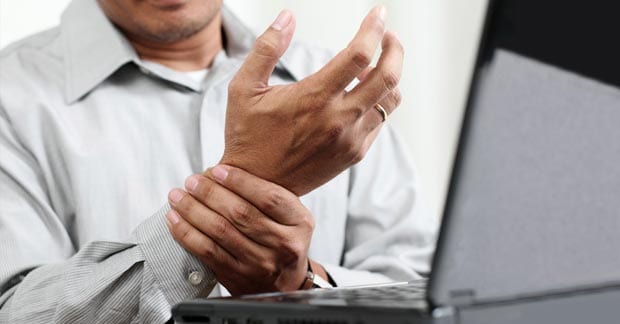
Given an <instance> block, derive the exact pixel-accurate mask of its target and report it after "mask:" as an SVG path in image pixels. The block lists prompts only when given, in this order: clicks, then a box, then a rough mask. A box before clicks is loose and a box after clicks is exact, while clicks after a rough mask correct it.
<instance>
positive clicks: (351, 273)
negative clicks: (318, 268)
mask: <svg viewBox="0 0 620 324" xmlns="http://www.w3.org/2000/svg"><path fill="white" fill-rule="evenodd" d="M321 265H322V266H323V268H325V270H326V271H327V272H328V273H329V275H330V276H332V278H333V279H334V281H335V282H336V284H337V285H338V287H348V286H362V285H374V284H384V283H390V282H394V280H392V279H390V278H389V277H387V276H384V275H382V274H379V273H374V272H370V271H361V270H351V269H347V268H344V267H341V266H337V265H333V264H324V263H322V264H321Z"/></svg>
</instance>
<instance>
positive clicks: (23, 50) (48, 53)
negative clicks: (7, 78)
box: [0, 27, 61, 66]
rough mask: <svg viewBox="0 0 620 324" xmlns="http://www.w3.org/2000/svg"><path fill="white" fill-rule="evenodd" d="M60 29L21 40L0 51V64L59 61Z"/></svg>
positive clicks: (55, 28)
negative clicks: (45, 60) (44, 59)
mask: <svg viewBox="0 0 620 324" xmlns="http://www.w3.org/2000/svg"><path fill="white" fill-rule="evenodd" d="M59 38H60V29H59V28H58V27H54V28H51V29H48V30H45V31H42V32H39V33H36V34H33V35H31V36H28V37H25V38H22V39H21V40H18V41H16V42H14V43H11V44H9V45H8V46H6V47H5V48H3V49H2V50H0V64H3V65H6V64H9V63H20V65H21V66H23V65H32V64H35V63H36V62H37V59H40V58H43V57H47V58H50V59H57V60H58V59H60V50H61V46H60V41H59Z"/></svg>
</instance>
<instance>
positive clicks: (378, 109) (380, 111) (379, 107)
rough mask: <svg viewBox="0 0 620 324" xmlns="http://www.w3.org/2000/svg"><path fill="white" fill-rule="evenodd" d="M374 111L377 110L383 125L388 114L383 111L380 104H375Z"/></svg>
mask: <svg viewBox="0 0 620 324" xmlns="http://www.w3.org/2000/svg"><path fill="white" fill-rule="evenodd" d="M375 109H377V111H378V112H379V113H380V114H381V118H383V122H384V123H385V121H386V120H387V117H388V113H387V111H385V108H383V106H381V105H380V104H376V105H375Z"/></svg>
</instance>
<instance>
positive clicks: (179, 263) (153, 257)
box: [135, 204, 216, 306]
mask: <svg viewBox="0 0 620 324" xmlns="http://www.w3.org/2000/svg"><path fill="white" fill-rule="evenodd" d="M168 211H170V206H169V205H168V204H166V205H165V206H164V207H162V208H161V209H160V210H159V211H158V212H157V213H155V215H153V216H151V217H150V218H149V219H147V220H146V221H144V222H143V223H142V224H140V226H138V227H137V228H136V230H135V235H136V238H137V243H138V247H139V248H140V249H141V251H142V253H143V255H144V267H145V271H149V272H151V273H152V274H153V277H154V278H155V280H156V282H157V283H158V284H159V285H160V289H161V290H162V292H163V293H164V296H165V297H166V299H167V301H168V302H169V303H170V305H171V306H172V305H175V304H177V303H179V302H181V301H183V300H186V299H190V298H196V297H206V296H207V295H208V294H209V293H210V292H211V290H213V287H215V284H216V279H215V276H214V275H213V272H212V271H211V270H210V269H209V268H207V267H205V266H204V265H203V264H202V262H200V261H199V260H198V259H197V258H196V257H194V256H193V255H191V254H190V253H189V252H187V251H186V250H185V249H184V248H183V247H182V246H181V245H179V244H178V243H177V242H176V241H175V240H174V238H173V237H172V235H171V234H170V231H169V229H168V226H167V225H166V222H165V220H164V217H165V215H166V213H167V212H168Z"/></svg>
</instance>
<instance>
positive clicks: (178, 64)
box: [126, 14, 223, 71]
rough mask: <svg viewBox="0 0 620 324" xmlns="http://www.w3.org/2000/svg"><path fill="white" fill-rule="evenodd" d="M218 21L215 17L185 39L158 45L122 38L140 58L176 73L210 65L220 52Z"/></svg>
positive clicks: (146, 40) (129, 37) (220, 24)
mask: <svg viewBox="0 0 620 324" xmlns="http://www.w3.org/2000/svg"><path fill="white" fill-rule="evenodd" d="M221 28H222V18H221V15H220V14H218V15H217V16H216V17H214V18H213V20H212V21H211V23H210V24H209V25H207V27H205V28H203V29H202V30H201V31H199V32H198V33H196V34H194V35H192V36H191V37H189V38H186V39H183V40H180V41H177V42H172V43H159V42H155V41H152V40H148V39H144V38H139V37H135V36H134V35H126V36H127V38H128V39H129V42H131V44H132V45H133V47H134V49H135V50H136V52H137V53H138V55H139V56H140V59H142V60H145V61H152V62H156V63H159V64H162V65H164V66H167V67H169V68H171V69H173V70H177V71H196V70H201V69H206V68H208V67H210V66H211V63H213V59H214V58H215V56H216V55H217V53H219V51H220V50H221V49H222V46H223V45H222V33H221Z"/></svg>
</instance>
